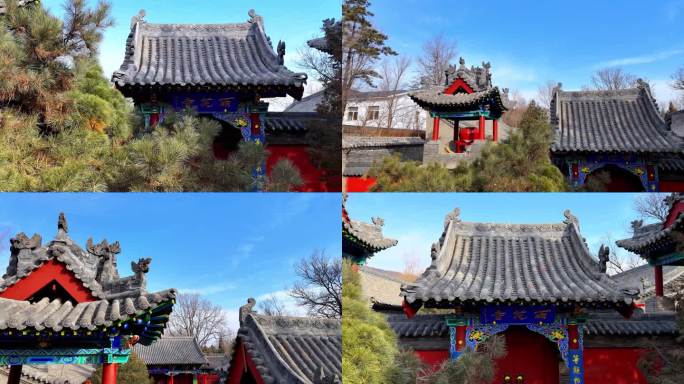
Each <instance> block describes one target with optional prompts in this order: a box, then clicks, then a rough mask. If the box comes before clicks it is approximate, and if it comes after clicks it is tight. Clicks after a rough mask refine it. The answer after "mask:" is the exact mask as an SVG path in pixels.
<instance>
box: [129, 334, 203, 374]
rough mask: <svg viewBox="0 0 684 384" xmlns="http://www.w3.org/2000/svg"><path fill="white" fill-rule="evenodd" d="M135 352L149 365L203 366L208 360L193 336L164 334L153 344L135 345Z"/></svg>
mask: <svg viewBox="0 0 684 384" xmlns="http://www.w3.org/2000/svg"><path fill="white" fill-rule="evenodd" d="M133 348H134V350H135V353H137V354H138V356H139V357H140V358H141V359H142V360H143V361H144V362H145V364H147V365H176V366H178V365H192V366H197V367H198V368H199V366H202V365H204V364H206V363H207V360H206V359H205V357H204V353H202V349H201V348H200V346H199V344H197V340H195V338H194V337H193V336H162V338H161V339H159V340H157V341H156V342H154V343H153V344H152V345H149V346H143V345H137V344H136V345H135V346H134V347H133Z"/></svg>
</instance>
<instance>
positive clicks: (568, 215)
mask: <svg viewBox="0 0 684 384" xmlns="http://www.w3.org/2000/svg"><path fill="white" fill-rule="evenodd" d="M563 216H565V220H563V223H565V224H575V226H576V227H577V229H579V220H578V219H577V216H575V215H573V214H572V212H570V210H569V209H566V210H565V211H564V212H563Z"/></svg>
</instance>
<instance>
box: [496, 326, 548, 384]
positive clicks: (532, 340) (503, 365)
mask: <svg viewBox="0 0 684 384" xmlns="http://www.w3.org/2000/svg"><path fill="white" fill-rule="evenodd" d="M504 335H505V336H506V350H507V352H508V353H507V354H506V356H505V357H503V358H502V359H499V360H498V361H497V364H496V365H497V373H496V376H494V381H493V384H504V383H506V384H558V383H559V378H558V374H559V372H558V347H556V345H555V344H553V343H552V342H551V341H549V340H548V339H547V338H545V337H544V336H542V335H540V334H537V333H534V332H532V331H530V330H528V329H527V328H525V327H522V326H511V327H510V328H508V330H507V331H506V332H504ZM507 380H508V381H507Z"/></svg>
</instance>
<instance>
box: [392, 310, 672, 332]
mask: <svg viewBox="0 0 684 384" xmlns="http://www.w3.org/2000/svg"><path fill="white" fill-rule="evenodd" d="M387 322H388V323H389V325H390V327H391V328H392V330H394V333H395V334H396V335H397V336H399V337H401V338H420V337H448V336H449V327H447V325H446V321H445V315H432V314H430V315H416V316H414V317H413V318H411V319H408V318H407V317H406V315H404V314H390V315H387ZM584 329H585V334H586V335H590V336H594V335H596V336H643V335H676V334H678V333H679V331H678V327H677V321H676V319H675V314H674V313H664V314H650V315H645V314H641V313H635V314H634V315H633V316H632V317H631V318H630V319H625V318H624V317H622V316H621V315H620V314H619V313H617V312H615V311H593V312H590V314H589V317H588V319H587V322H586V324H585V328H584Z"/></svg>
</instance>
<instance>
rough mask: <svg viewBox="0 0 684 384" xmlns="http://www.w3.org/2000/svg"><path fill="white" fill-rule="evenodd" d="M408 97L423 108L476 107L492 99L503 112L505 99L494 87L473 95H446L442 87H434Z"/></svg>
mask: <svg viewBox="0 0 684 384" xmlns="http://www.w3.org/2000/svg"><path fill="white" fill-rule="evenodd" d="M409 97H410V98H411V99H412V100H413V101H415V102H416V104H418V105H420V106H421V107H424V108H431V107H477V106H479V105H480V104H481V103H483V102H485V101H487V100H490V99H493V100H495V102H496V103H497V104H499V105H500V106H502V107H503V109H504V110H505V109H506V108H507V106H506V105H505V103H506V100H505V98H502V97H501V93H500V92H499V88H497V87H494V88H490V89H485V90H483V91H477V92H473V93H470V94H468V93H456V94H453V95H447V94H445V93H444V87H434V88H431V89H427V90H420V91H416V92H412V93H409Z"/></svg>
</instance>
